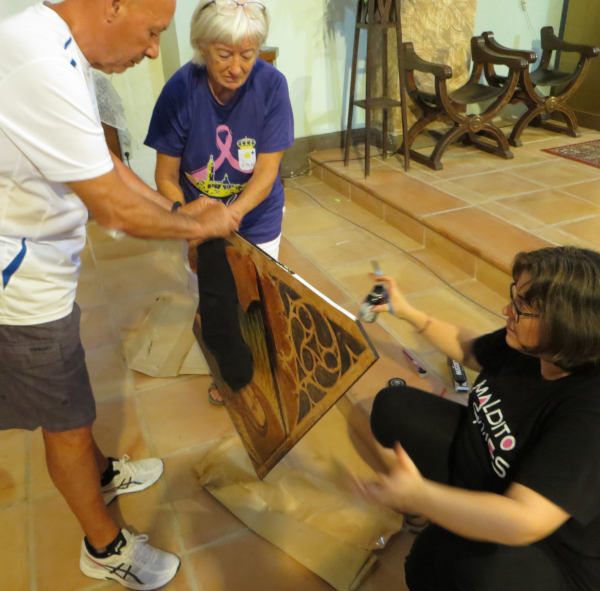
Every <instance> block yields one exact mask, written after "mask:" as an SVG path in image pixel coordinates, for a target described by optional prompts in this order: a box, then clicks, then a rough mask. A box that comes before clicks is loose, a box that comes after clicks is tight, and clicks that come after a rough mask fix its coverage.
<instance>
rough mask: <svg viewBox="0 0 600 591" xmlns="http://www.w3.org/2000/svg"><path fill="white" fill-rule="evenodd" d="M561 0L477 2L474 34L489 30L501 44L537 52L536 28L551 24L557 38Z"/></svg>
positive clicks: (538, 43)
mask: <svg viewBox="0 0 600 591" xmlns="http://www.w3.org/2000/svg"><path fill="white" fill-rule="evenodd" d="M562 8H563V0H478V1H477V13H476V15H475V33H476V34H479V33H482V32H483V31H493V32H494V36H495V38H496V40H497V41H498V42H500V43H501V44H502V45H507V46H509V47H514V48H517V49H533V50H534V51H537V52H538V53H539V49H540V29H541V28H542V27H543V26H546V25H552V26H553V27H554V32H555V33H556V34H557V35H558V33H559V27H560V17H561V14H562Z"/></svg>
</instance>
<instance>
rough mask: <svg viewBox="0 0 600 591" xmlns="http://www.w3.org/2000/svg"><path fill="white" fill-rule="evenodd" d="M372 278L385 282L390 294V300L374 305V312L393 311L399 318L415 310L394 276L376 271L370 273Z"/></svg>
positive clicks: (377, 281) (378, 281)
mask: <svg viewBox="0 0 600 591" xmlns="http://www.w3.org/2000/svg"><path fill="white" fill-rule="evenodd" d="M370 276H371V279H373V281H374V282H375V283H383V284H384V285H385V289H386V292H387V295H388V301H387V303H385V304H378V305H376V306H373V311H374V312H391V313H392V314H394V316H397V317H398V318H406V317H408V316H409V313H410V312H411V311H413V310H414V308H413V306H411V305H410V304H409V303H408V300H407V299H406V298H405V297H404V295H403V294H402V292H401V291H400V289H399V288H398V284H397V283H396V280H395V279H394V278H393V277H390V276H389V275H378V274H376V273H371V274H370Z"/></svg>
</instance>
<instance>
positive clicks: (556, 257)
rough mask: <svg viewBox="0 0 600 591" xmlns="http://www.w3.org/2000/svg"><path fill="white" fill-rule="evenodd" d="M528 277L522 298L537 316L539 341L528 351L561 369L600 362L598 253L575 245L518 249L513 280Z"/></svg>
mask: <svg viewBox="0 0 600 591" xmlns="http://www.w3.org/2000/svg"><path fill="white" fill-rule="evenodd" d="M523 272H527V273H529V275H531V281H530V282H529V283H528V284H527V286H526V292H525V293H523V294H522V296H521V297H522V298H523V299H524V300H525V301H526V302H527V303H528V304H529V305H531V306H533V307H535V308H536V309H537V310H538V311H539V312H540V315H541V318H540V341H539V343H538V345H537V346H536V347H534V348H528V349H527V352H528V353H532V354H534V355H543V356H544V357H545V358H547V359H548V360H549V361H552V363H554V364H556V365H557V366H558V367H560V368H561V369H564V370H565V371H573V370H575V369H577V368H579V367H582V366H589V365H600V253H598V252H595V251H593V250H588V249H585V248H578V247H575V246H557V247H553V248H542V249H539V250H534V251H532V252H520V253H519V254H517V256H516V257H515V261H514V263H513V269H512V275H513V278H514V280H515V281H517V279H518V278H519V276H520V275H521V274H522V273H523Z"/></svg>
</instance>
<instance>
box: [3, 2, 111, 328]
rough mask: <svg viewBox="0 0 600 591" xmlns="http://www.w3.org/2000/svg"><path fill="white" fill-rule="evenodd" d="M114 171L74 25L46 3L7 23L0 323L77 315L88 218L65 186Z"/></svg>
mask: <svg viewBox="0 0 600 591" xmlns="http://www.w3.org/2000/svg"><path fill="white" fill-rule="evenodd" d="M112 168H113V163H112V161H111V158H110V154H109V152H108V148H107V146H106V141H105V139H104V134H103V131H102V126H101V124H100V117H99V114H98V107H97V104H96V98H95V93H94V85H93V80H92V73H91V66H90V64H89V63H88V61H87V60H86V59H85V57H84V55H83V53H82V52H81V50H80V49H79V47H78V46H77V44H76V42H75V39H74V38H73V36H72V35H71V31H70V30H69V28H68V26H67V24H66V23H65V22H64V21H63V20H62V19H61V18H60V17H59V16H58V14H56V12H54V11H53V10H51V9H50V8H48V7H47V6H45V5H43V4H37V5H35V6H32V7H31V8H28V9H27V10H25V11H23V12H21V13H19V14H17V15H15V16H12V17H9V18H8V19H6V20H4V21H2V22H0V324H9V325H31V324H41V323H44V322H50V321H52V320H58V319H59V318H63V317H64V316H66V315H68V314H69V313H70V312H71V310H72V308H73V302H74V299H75V291H76V288H77V277H78V274H79V267H80V258H79V255H80V252H81V250H82V248H83V247H84V245H85V223H86V221H87V217H88V212H87V209H86V207H85V205H84V204H83V203H82V201H81V200H80V199H79V197H77V195H75V193H73V192H72V191H71V190H70V189H69V187H68V186H67V185H65V184H64V183H66V182H73V181H82V180H88V179H92V178H96V177H98V176H101V175H103V174H105V173H107V172H109V171H110V170H111V169H112Z"/></svg>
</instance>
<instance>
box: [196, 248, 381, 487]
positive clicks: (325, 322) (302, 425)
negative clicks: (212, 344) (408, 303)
mask: <svg viewBox="0 0 600 591" xmlns="http://www.w3.org/2000/svg"><path fill="white" fill-rule="evenodd" d="M227 259H228V261H229V264H230V267H231V270H232V272H233V275H234V277H235V281H236V286H237V291H238V298H239V301H240V326H241V329H242V334H243V336H244V340H245V341H246V343H247V344H248V346H249V347H250V349H251V351H252V357H253V360H254V376H253V378H252V382H251V383H250V384H249V385H248V386H246V387H244V388H242V389H241V390H239V391H237V392H233V391H232V390H231V389H230V388H229V387H228V386H227V384H226V383H225V382H224V381H223V379H222V378H221V374H220V372H219V367H218V364H217V362H216V360H215V358H214V357H213V355H212V354H211V352H210V350H208V348H207V347H206V346H205V344H204V343H203V342H202V337H201V319H200V317H199V315H198V314H197V315H196V321H195V324H194V334H195V335H196V338H197V339H198V342H199V343H200V346H201V347H202V350H203V352H204V354H205V356H206V359H207V361H208V364H209V367H210V369H211V372H212V374H213V376H214V378H215V381H216V383H217V385H218V387H219V391H220V393H221V395H222V397H223V399H224V400H225V402H226V407H227V411H228V412H229V414H230V416H231V419H232V421H233V423H234V425H235V427H236V429H237V431H238V433H239V435H240V437H241V439H242V441H243V443H244V446H245V448H246V451H247V452H248V455H249V456H250V459H251V460H252V463H253V465H254V468H255V470H256V473H257V474H258V476H259V477H260V478H263V477H264V476H265V475H266V474H267V473H268V472H269V470H270V469H271V468H273V466H275V465H276V464H277V462H278V461H279V460H280V459H281V458H282V457H283V456H284V455H285V454H286V453H287V452H288V451H289V450H290V449H291V448H292V447H293V446H294V444H295V443H296V442H297V441H299V440H300V439H301V438H302V437H303V435H305V434H306V432H307V431H308V430H309V429H310V428H311V427H312V426H313V425H314V424H315V423H316V422H317V421H318V420H319V419H320V418H321V417H322V416H323V414H325V413H326V412H327V411H328V410H329V409H330V408H331V406H332V405H333V404H335V402H336V401H337V400H338V399H339V398H340V397H341V396H342V395H343V394H344V393H345V392H346V391H347V390H348V388H350V386H351V385H352V384H353V383H354V382H355V381H356V380H357V379H358V378H359V377H360V376H361V375H362V374H363V373H364V372H365V371H366V370H367V369H368V368H369V367H370V366H371V365H372V364H373V363H374V362H375V361H376V359H377V353H376V352H375V350H374V348H373V346H372V345H371V343H370V342H369V340H368V339H367V336H366V334H365V333H364V331H363V329H362V327H361V325H360V323H359V322H358V321H357V320H356V318H355V317H354V316H352V315H351V314H349V313H348V312H346V311H344V310H342V309H341V308H339V307H337V306H335V305H334V304H333V303H331V302H329V301H328V300H327V299H326V298H324V297H323V296H322V295H320V294H319V293H318V292H316V291H314V290H313V289H312V288H311V287H310V286H308V284H306V283H305V282H304V281H303V280H302V279H301V278H299V277H298V276H297V275H295V274H294V273H293V272H291V271H290V270H288V269H286V268H285V267H284V266H283V265H281V264H280V263H278V262H277V261H275V260H273V259H272V258H271V257H269V256H268V255H266V254H265V253H263V252H262V251H261V250H259V249H257V248H256V247H254V246H252V245H251V244H250V243H249V242H246V241H245V240H244V239H243V238H241V237H239V236H235V237H233V238H232V239H231V240H230V241H229V244H228V246H227Z"/></svg>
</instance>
